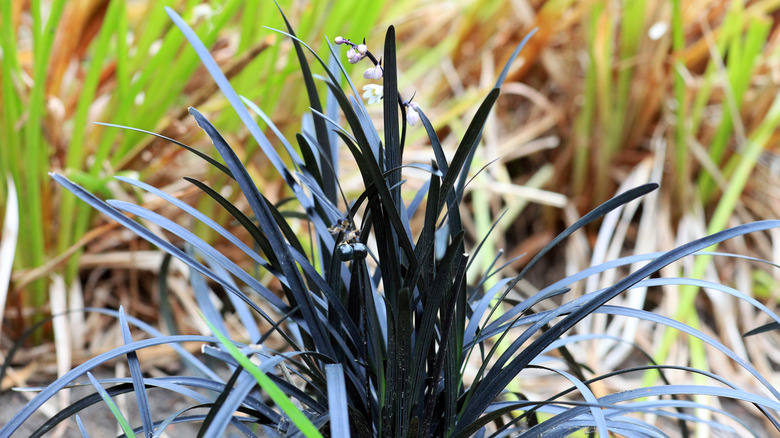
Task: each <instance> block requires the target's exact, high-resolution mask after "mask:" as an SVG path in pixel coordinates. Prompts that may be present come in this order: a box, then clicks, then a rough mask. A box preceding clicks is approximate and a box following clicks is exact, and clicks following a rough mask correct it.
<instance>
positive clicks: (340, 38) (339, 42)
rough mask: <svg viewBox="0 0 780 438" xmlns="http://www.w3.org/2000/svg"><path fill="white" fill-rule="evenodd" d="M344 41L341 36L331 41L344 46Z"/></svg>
mask: <svg viewBox="0 0 780 438" xmlns="http://www.w3.org/2000/svg"><path fill="white" fill-rule="evenodd" d="M344 41H345V40H344V37H342V36H337V37H336V39H334V40H333V42H335V43H336V44H344Z"/></svg>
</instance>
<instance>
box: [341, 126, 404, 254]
mask: <svg viewBox="0 0 780 438" xmlns="http://www.w3.org/2000/svg"><path fill="white" fill-rule="evenodd" d="M337 133H338V134H339V136H341V139H342V140H343V141H344V142H345V143H346V144H347V146H348V147H349V148H350V150H352V153H353V156H356V155H355V151H356V150H357V147H356V145H355V144H354V143H353V142H352V141H351V140H350V139H349V137H347V136H345V135H344V134H343V133H341V132H338V131H337ZM362 156H363V157H364V159H363V160H362V163H364V164H365V167H363V166H360V168H361V169H365V170H367V175H363V178H364V181H365V182H366V185H372V184H373V185H374V187H375V188H376V189H377V192H378V193H379V196H378V198H379V201H380V202H381V203H382V205H383V207H384V212H385V214H386V215H387V218H388V220H389V222H390V223H391V224H392V226H393V229H394V230H396V232H397V234H398V244H399V246H400V247H401V249H402V250H403V251H404V253H405V254H404V255H405V256H406V257H407V259H408V262H409V264H410V268H411V269H414V268H415V267H416V264H417V262H416V261H415V259H414V248H413V247H412V244H411V242H410V241H409V239H408V236H407V235H406V233H405V232H404V225H403V222H402V221H401V217H400V215H399V214H398V210H396V209H395V205H394V204H393V201H392V197H391V196H390V190H389V189H388V187H387V184H386V183H385V180H384V177H383V175H382V172H381V171H380V170H379V166H378V165H377V163H376V162H374V161H373V160H371V159H367V158H365V156H366V154H365V152H363V153H362Z"/></svg>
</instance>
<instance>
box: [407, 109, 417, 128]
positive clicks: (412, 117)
mask: <svg viewBox="0 0 780 438" xmlns="http://www.w3.org/2000/svg"><path fill="white" fill-rule="evenodd" d="M406 110H407V111H406V122H407V123H409V124H410V125H412V126H414V125H415V124H416V123H417V122H418V121H419V120H420V115H419V114H417V111H416V110H415V109H414V108H413V107H412V105H411V104H409V106H407V107H406Z"/></svg>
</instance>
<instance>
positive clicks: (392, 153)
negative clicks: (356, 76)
mask: <svg viewBox="0 0 780 438" xmlns="http://www.w3.org/2000/svg"><path fill="white" fill-rule="evenodd" d="M382 59H383V62H384V66H383V70H384V73H383V75H382V84H383V88H382V90H383V91H382V94H383V95H382V104H383V106H384V128H385V129H384V131H385V142H384V145H385V157H386V158H385V162H386V166H387V167H386V168H387V169H397V168H400V166H401V143H400V139H399V133H398V131H399V125H398V71H397V68H396V58H395V27H393V26H389V27H388V28H387V33H386V34H385V48H384V52H383V58H382ZM400 180H401V172H400V171H395V170H393V171H391V172H390V175H389V178H388V180H387V183H388V186H390V187H392V186H395V185H396V184H398V181H400ZM390 193H391V194H392V195H393V200H394V201H395V203H396V205H397V206H399V205H400V196H401V192H400V189H398V188H397V189H395V190H392V191H391V192H390Z"/></svg>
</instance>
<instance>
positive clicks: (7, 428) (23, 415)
mask: <svg viewBox="0 0 780 438" xmlns="http://www.w3.org/2000/svg"><path fill="white" fill-rule="evenodd" d="M216 341H217V339H216V338H214V337H212V336H196V335H179V336H166V337H163V338H153V339H144V340H142V341H135V342H133V343H131V344H126V345H122V346H120V347H117V348H115V349H113V350H111V351H107V352H105V353H101V354H99V355H97V356H95V357H93V358H91V359H89V360H87V361H86V362H84V363H82V364H81V365H78V366H76V367H75V368H73V369H72V370H70V371H68V372H67V373H65V374H63V375H62V377H60V378H59V379H57V380H56V381H54V382H53V383H51V384H50V385H49V386H47V387H46V388H44V389H43V390H42V391H41V392H40V393H38V395H36V396H35V397H33V399H32V400H30V401H29V402H27V404H26V405H24V407H23V408H22V409H20V410H19V411H18V412H17V413H16V415H14V417H13V418H11V420H9V421H8V423H6V424H5V425H4V426H3V427H2V428H0V437H7V436H11V435H12V434H13V433H14V432H15V431H16V430H17V429H18V428H19V426H21V425H22V423H24V421H25V420H27V419H28V418H29V417H30V416H31V415H32V414H33V413H34V412H35V411H37V410H38V409H39V408H40V407H41V406H42V405H43V404H44V403H46V401H48V400H49V399H50V398H51V397H53V396H54V395H55V394H57V393H58V392H59V391H60V390H61V389H62V388H64V387H65V386H67V385H69V384H70V383H72V382H73V381H74V380H76V379H77V378H78V377H79V376H82V375H84V373H86V372H87V371H89V370H91V369H93V368H95V367H97V366H99V365H102V364H104V363H106V362H108V361H110V360H112V359H116V358H117V357H121V356H124V355H126V354H127V353H128V352H130V351H136V350H140V349H142V348H148V347H153V346H155V345H168V344H171V343H176V342H201V343H208V342H216Z"/></svg>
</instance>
